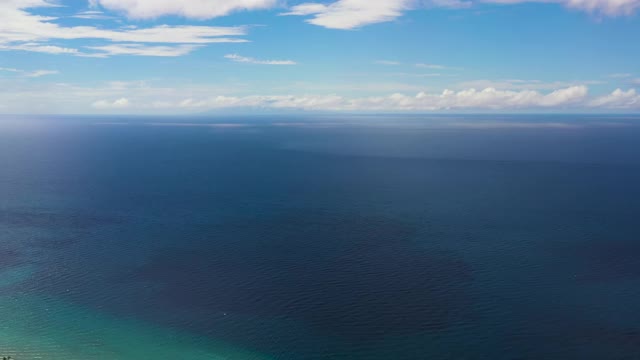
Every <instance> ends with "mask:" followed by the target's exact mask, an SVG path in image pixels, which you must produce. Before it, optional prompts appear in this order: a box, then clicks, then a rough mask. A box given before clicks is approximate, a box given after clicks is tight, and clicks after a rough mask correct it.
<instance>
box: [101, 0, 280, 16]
mask: <svg viewBox="0 0 640 360" xmlns="http://www.w3.org/2000/svg"><path fill="white" fill-rule="evenodd" d="M91 4H92V5H93V6H94V7H95V6H102V7H103V8H105V9H109V10H113V11H118V12H123V13H125V14H126V15H127V16H128V17H130V18H135V19H151V18H157V17H161V16H166V15H178V16H183V17H186V18H192V19H211V18H215V17H219V16H225V15H229V14H230V13H232V12H235V11H242V10H261V9H269V8H272V7H274V6H276V5H277V4H278V0H91Z"/></svg>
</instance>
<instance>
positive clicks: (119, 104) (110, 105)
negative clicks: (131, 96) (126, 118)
mask: <svg viewBox="0 0 640 360" xmlns="http://www.w3.org/2000/svg"><path fill="white" fill-rule="evenodd" d="M129 105H130V103H129V100H128V99H127V98H120V99H118V100H115V101H108V100H100V101H96V102H94V103H93V104H92V106H93V107H94V108H96V109H99V110H106V109H124V108H127V107H129Z"/></svg>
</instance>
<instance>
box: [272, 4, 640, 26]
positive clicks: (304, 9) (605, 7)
mask: <svg viewBox="0 0 640 360" xmlns="http://www.w3.org/2000/svg"><path fill="white" fill-rule="evenodd" d="M526 2H543V3H558V4H561V5H564V6H565V7H568V8H571V9H577V10H581V11H585V12H588V13H592V14H597V15H604V16H620V15H633V14H634V13H636V11H637V10H638V9H639V8H640V0H335V1H334V2H332V3H329V4H324V3H320V2H308V3H303V4H299V5H295V6H292V7H291V8H290V9H289V11H288V12H285V13H282V14H281V15H293V16H311V17H312V18H311V19H309V20H307V22H309V23H311V24H314V25H318V26H323V27H326V28H330V29H342V30H348V29H356V28H360V27H363V26H367V25H371V24H376V23H382V22H389V21H393V20H395V19H397V18H399V17H401V16H402V15H404V13H405V12H407V11H409V10H414V9H417V8H425V7H443V8H453V9H460V8H468V7H471V6H473V5H474V4H475V3H498V4H517V3H526Z"/></svg>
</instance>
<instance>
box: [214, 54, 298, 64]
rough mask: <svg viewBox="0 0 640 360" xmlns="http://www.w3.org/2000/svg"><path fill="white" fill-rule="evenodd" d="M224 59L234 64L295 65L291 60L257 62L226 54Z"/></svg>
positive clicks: (249, 58) (256, 60) (244, 57)
mask: <svg viewBox="0 0 640 360" xmlns="http://www.w3.org/2000/svg"><path fill="white" fill-rule="evenodd" d="M224 57H225V59H229V60H232V61H235V62H240V63H248V64H259V65H297V63H296V62H295V61H293V60H258V59H254V58H251V57H246V56H241V55H238V54H228V55H225V56H224Z"/></svg>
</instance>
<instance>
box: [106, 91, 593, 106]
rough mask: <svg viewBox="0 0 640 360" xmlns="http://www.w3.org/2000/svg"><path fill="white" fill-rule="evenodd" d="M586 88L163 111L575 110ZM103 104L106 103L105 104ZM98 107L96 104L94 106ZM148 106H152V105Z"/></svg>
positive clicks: (293, 99) (276, 98)
mask: <svg viewBox="0 0 640 360" xmlns="http://www.w3.org/2000/svg"><path fill="white" fill-rule="evenodd" d="M586 96H587V88H586V87H580V86H577V87H570V88H565V89H559V90H556V91H553V92H550V93H548V94H542V93H539V92H536V91H519V92H516V91H499V90H496V89H492V88H488V89H484V90H481V91H478V90H475V89H467V90H463V91H458V92H455V91H451V90H445V91H443V92H442V93H440V94H429V93H425V92H421V93H418V94H417V95H413V96H410V95H404V94H392V95H389V96H381V97H364V98H345V97H343V96H338V95H301V96H295V95H268V96H262V95H251V96H214V97H209V98H200V99H196V98H188V99H185V100H178V101H175V100H174V101H163V102H161V103H159V104H161V105H162V108H164V109H167V108H173V109H182V110H192V111H203V110H208V109H220V108H244V107H249V108H272V109H300V110H323V111H399V112H403V111H418V112H419V111H441V110H461V109H473V110H510V109H540V108H574V107H577V106H579V105H581V104H582V103H583V101H584V100H585V98H586ZM101 105H102V103H101ZM94 106H95V104H94ZM148 106H151V104H149V105H148Z"/></svg>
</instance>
